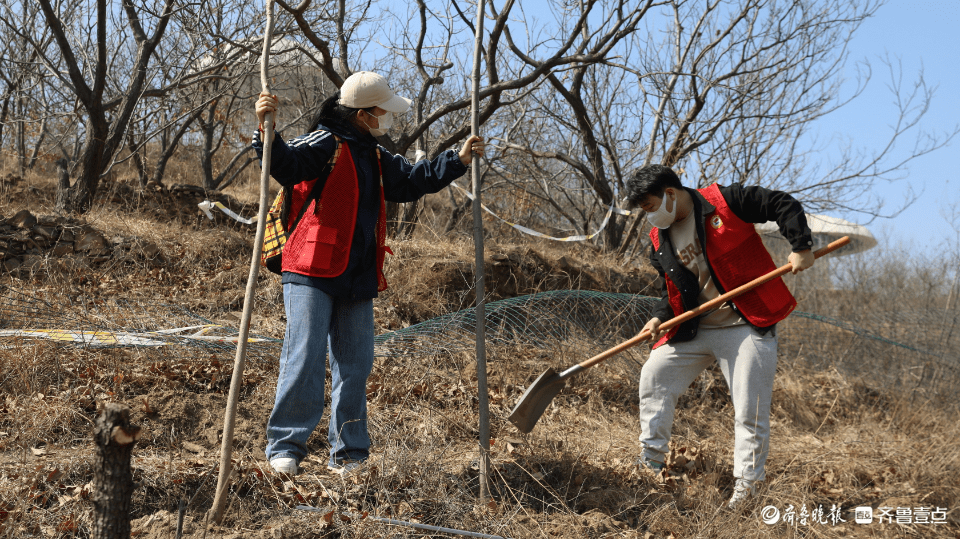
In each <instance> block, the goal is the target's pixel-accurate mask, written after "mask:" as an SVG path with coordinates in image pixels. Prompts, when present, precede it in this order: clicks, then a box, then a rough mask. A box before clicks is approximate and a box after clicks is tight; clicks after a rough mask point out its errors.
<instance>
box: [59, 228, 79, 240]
mask: <svg viewBox="0 0 960 539" xmlns="http://www.w3.org/2000/svg"><path fill="white" fill-rule="evenodd" d="M74 239H76V238H75V237H74V235H73V231H72V230H70V229H69V228H64V229H63V232H61V233H60V241H74Z"/></svg>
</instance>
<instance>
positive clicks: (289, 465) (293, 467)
mask: <svg viewBox="0 0 960 539" xmlns="http://www.w3.org/2000/svg"><path fill="white" fill-rule="evenodd" d="M270 467H271V468H273V471H275V472H277V473H283V474H287V475H297V474H298V473H300V466H299V465H298V464H297V459H295V458H292V457H278V458H275V459H273V460H271V461H270Z"/></svg>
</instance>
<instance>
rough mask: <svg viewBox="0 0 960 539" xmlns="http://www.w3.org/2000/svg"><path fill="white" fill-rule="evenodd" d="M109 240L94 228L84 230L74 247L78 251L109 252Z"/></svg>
mask: <svg viewBox="0 0 960 539" xmlns="http://www.w3.org/2000/svg"><path fill="white" fill-rule="evenodd" d="M107 247H108V246H107V240H106V238H104V237H103V236H102V235H101V234H100V233H99V232H97V231H96V230H93V229H92V228H84V229H82V230H81V231H80V235H79V237H77V238H76V241H75V243H74V245H73V248H74V249H75V250H77V251H91V252H97V253H101V252H104V251H106V250H107Z"/></svg>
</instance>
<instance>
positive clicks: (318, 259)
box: [303, 226, 337, 269]
mask: <svg viewBox="0 0 960 539" xmlns="http://www.w3.org/2000/svg"><path fill="white" fill-rule="evenodd" d="M315 231H316V236H314V237H312V238H307V241H306V245H304V250H305V251H306V252H305V253H303V257H304V258H305V259H306V260H310V261H311V264H310V267H312V268H319V269H329V268H330V262H331V260H332V259H333V248H334V246H336V244H337V229H336V228H330V227H328V226H320V227H317V228H316V229H315Z"/></svg>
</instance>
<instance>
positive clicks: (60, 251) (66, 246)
mask: <svg viewBox="0 0 960 539" xmlns="http://www.w3.org/2000/svg"><path fill="white" fill-rule="evenodd" d="M72 252H73V242H63V241H61V242H59V243H57V244H56V245H55V246H54V247H53V250H52V251H51V254H52V255H53V256H56V257H61V256H66V255H68V254H70V253H72Z"/></svg>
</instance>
